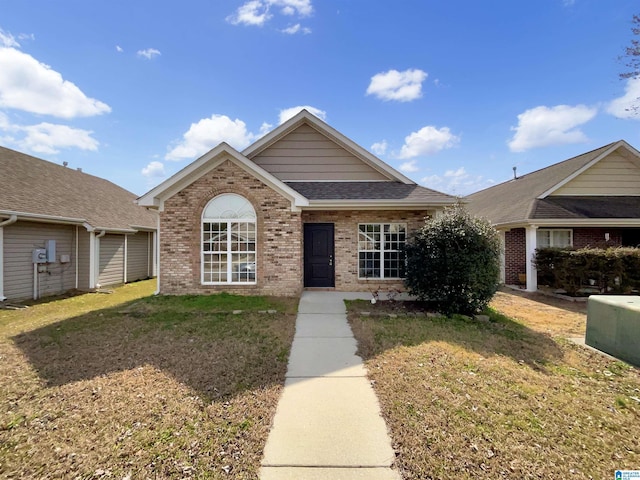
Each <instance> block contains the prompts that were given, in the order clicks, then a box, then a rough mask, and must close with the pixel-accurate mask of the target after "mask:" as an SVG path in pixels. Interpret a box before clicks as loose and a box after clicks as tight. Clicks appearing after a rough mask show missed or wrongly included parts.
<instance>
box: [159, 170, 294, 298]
mask: <svg viewBox="0 0 640 480" xmlns="http://www.w3.org/2000/svg"><path fill="white" fill-rule="evenodd" d="M224 193H236V194H238V195H242V196H243V197H245V198H246V199H247V200H249V201H250V202H251V204H252V205H253V208H254V209H255V211H256V214H257V221H256V227H257V239H256V240H257V241H256V256H257V259H256V271H257V275H256V284H255V285H202V284H201V281H200V280H201V263H200V252H201V238H202V233H201V232H202V227H201V222H202V211H203V210H204V208H205V207H206V205H207V203H208V202H209V201H210V200H211V199H212V198H214V197H216V196H217V195H221V194H224ZM301 272H302V223H301V213H300V212H292V211H291V202H290V200H288V199H287V198H285V197H283V196H282V195H280V194H279V193H278V192H276V191H275V190H273V189H271V188H270V187H268V186H267V185H265V184H264V183H262V182H260V181H259V180H258V179H256V178H255V177H253V176H252V175H250V174H249V173H247V172H246V171H244V170H243V169H241V168H239V167H238V166H236V165H235V164H233V163H232V162H230V161H226V162H223V163H222V164H221V165H219V166H218V167H217V168H215V169H214V170H212V171H211V172H209V173H206V174H205V175H203V176H202V177H200V178H199V179H198V180H196V181H195V182H193V183H192V184H190V185H189V186H187V187H185V188H184V189H183V190H181V191H180V192H179V193H177V194H176V195H174V196H172V197H171V198H169V199H167V200H166V201H165V204H164V212H162V213H161V214H160V291H161V293H163V294H172V295H177V294H207V293H214V292H222V291H224V292H230V293H237V294H247V295H279V296H287V295H298V294H299V293H300V291H301V290H302V274H301Z"/></svg>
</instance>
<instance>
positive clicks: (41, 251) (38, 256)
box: [31, 248, 47, 263]
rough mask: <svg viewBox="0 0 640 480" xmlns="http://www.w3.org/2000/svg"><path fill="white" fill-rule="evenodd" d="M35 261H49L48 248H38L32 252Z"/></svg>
mask: <svg viewBox="0 0 640 480" xmlns="http://www.w3.org/2000/svg"><path fill="white" fill-rule="evenodd" d="M31 256H32V261H33V263H47V250H46V249H45V248H36V249H35V250H34V251H33V252H31Z"/></svg>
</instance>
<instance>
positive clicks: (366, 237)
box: [358, 223, 407, 279]
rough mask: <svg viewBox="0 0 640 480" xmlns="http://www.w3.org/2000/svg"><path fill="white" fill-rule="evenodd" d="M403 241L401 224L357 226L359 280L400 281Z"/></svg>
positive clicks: (405, 232)
mask: <svg viewBox="0 0 640 480" xmlns="http://www.w3.org/2000/svg"><path fill="white" fill-rule="evenodd" d="M406 239H407V226H406V224H404V223H361V224H359V225H358V278H361V279H366V278H381V279H400V278H402V272H403V270H404V268H403V267H404V245H405V242H406Z"/></svg>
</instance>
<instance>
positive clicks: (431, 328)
mask: <svg viewBox="0 0 640 480" xmlns="http://www.w3.org/2000/svg"><path fill="white" fill-rule="evenodd" d="M380 303H383V305H380V306H379V307H378V305H376V307H378V309H379V310H378V313H380V314H378V315H375V313H376V312H375V309H372V308H371V305H368V304H367V303H366V302H360V301H354V302H350V303H349V304H348V310H349V323H350V324H351V328H352V329H353V331H354V334H355V336H356V338H357V340H358V355H360V356H361V357H362V358H363V359H364V360H369V359H371V358H373V357H376V356H377V355H379V354H381V353H383V352H384V351H386V350H390V349H394V348H397V347H399V346H405V347H411V346H416V345H421V344H423V343H429V342H444V343H447V344H451V345H458V346H460V347H462V348H464V349H466V350H471V351H474V352H476V353H477V354H479V355H482V356H483V357H489V356H493V355H502V356H507V357H510V358H512V359H513V360H515V361H516V362H520V363H524V364H527V365H528V366H530V367H531V368H533V369H534V370H538V371H541V372H545V373H547V372H546V368H545V365H547V364H548V363H550V362H555V361H557V360H558V359H561V358H562V356H563V352H562V349H561V348H560V347H559V346H558V344H557V343H556V342H555V341H554V340H553V339H552V338H551V337H550V336H548V335H546V334H543V333H540V332H537V331H535V330H532V329H530V328H528V327H526V326H525V325H523V324H521V323H518V322H516V321H514V320H512V319H510V318H508V317H506V316H504V315H502V314H500V313H499V312H497V311H495V310H493V309H488V311H487V312H486V313H487V314H488V315H489V317H490V320H489V321H481V320H476V319H473V318H470V317H465V316H462V315H453V316H451V317H445V316H435V315H433V314H429V313H428V311H429V308H428V305H426V304H421V303H420V302H412V303H410V304H407V305H402V302H396V305H393V306H391V308H392V310H393V312H394V313H392V315H393V314H395V315H397V316H396V317H390V316H389V315H388V314H385V311H386V310H387V309H389V308H390V306H388V305H384V302H380ZM394 307H395V308H394ZM361 311H369V312H370V313H374V315H372V316H363V315H361V314H360V312H361Z"/></svg>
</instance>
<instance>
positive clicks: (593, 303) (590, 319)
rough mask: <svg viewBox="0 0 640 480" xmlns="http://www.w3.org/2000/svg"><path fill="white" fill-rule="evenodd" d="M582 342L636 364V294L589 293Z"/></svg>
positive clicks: (639, 305) (639, 339)
mask: <svg viewBox="0 0 640 480" xmlns="http://www.w3.org/2000/svg"><path fill="white" fill-rule="evenodd" d="M585 342H586V344H587V345H590V346H592V347H594V348H597V349H598V350H601V351H603V352H606V353H608V354H609V355H613V356H614V357H616V358H619V359H620V360H624V361H625V362H628V363H631V364H633V365H636V366H640V296H637V295H591V296H590V297H589V303H588V305H587V336H586V338H585Z"/></svg>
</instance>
